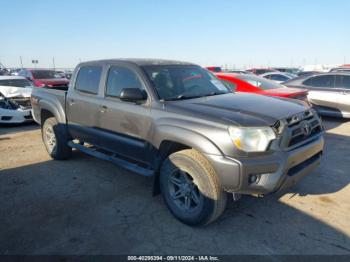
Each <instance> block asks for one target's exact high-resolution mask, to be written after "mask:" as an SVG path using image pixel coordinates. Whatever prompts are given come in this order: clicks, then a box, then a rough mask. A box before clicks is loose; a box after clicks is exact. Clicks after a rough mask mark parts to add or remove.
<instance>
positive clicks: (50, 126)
mask: <svg viewBox="0 0 350 262" xmlns="http://www.w3.org/2000/svg"><path fill="white" fill-rule="evenodd" d="M41 134H42V139H43V142H44V145H45V147H46V151H47V152H48V154H49V155H50V156H51V157H52V158H53V159H57V160H63V159H67V158H69V157H70V156H71V155H72V148H70V147H69V146H68V141H69V140H68V134H67V131H66V128H65V126H64V125H62V124H59V123H58V122H57V120H56V118H54V117H50V118H47V119H46V120H45V122H44V124H43V125H42V128H41Z"/></svg>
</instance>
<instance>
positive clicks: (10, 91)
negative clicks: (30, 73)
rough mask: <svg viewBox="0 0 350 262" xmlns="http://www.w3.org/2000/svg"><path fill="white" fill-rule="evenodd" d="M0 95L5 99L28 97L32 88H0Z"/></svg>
mask: <svg viewBox="0 0 350 262" xmlns="http://www.w3.org/2000/svg"><path fill="white" fill-rule="evenodd" d="M0 93H1V94H2V95H3V96H4V97H6V98H11V97H18V96H22V97H30V95H31V93H32V88H30V87H15V86H0Z"/></svg>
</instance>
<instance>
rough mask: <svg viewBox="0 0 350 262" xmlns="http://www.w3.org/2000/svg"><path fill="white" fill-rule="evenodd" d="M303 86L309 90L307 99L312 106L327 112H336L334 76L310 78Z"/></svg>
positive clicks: (336, 101) (336, 100) (336, 96)
mask: <svg viewBox="0 0 350 262" xmlns="http://www.w3.org/2000/svg"><path fill="white" fill-rule="evenodd" d="M303 85H304V86H305V87H306V88H307V89H308V90H309V94H308V99H309V101H310V102H311V103H312V104H314V105H316V106H319V107H323V108H324V109H327V110H337V103H338V93H337V90H336V89H335V76H334V75H332V74H327V75H317V76H312V77H309V78H308V79H307V80H305V81H304V82H303Z"/></svg>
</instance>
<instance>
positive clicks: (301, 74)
mask: <svg viewBox="0 0 350 262" xmlns="http://www.w3.org/2000/svg"><path fill="white" fill-rule="evenodd" d="M321 73H322V72H319V71H300V72H299V73H298V74H297V75H298V76H311V75H315V74H321Z"/></svg>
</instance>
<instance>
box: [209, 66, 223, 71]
mask: <svg viewBox="0 0 350 262" xmlns="http://www.w3.org/2000/svg"><path fill="white" fill-rule="evenodd" d="M206 69H208V70H209V71H211V72H222V68H221V67H220V66H208V67H206Z"/></svg>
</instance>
